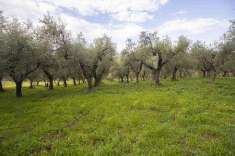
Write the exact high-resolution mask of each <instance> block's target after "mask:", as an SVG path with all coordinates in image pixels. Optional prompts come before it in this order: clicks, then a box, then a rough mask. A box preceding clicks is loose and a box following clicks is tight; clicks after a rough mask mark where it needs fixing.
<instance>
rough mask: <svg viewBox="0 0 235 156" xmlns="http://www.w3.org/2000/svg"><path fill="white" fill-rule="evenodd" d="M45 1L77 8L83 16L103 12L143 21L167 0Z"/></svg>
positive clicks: (134, 20) (58, 5)
mask: <svg viewBox="0 0 235 156" xmlns="http://www.w3.org/2000/svg"><path fill="white" fill-rule="evenodd" d="M44 1H45V0H44ZM47 2H48V3H52V2H53V4H55V5H56V6H57V7H61V6H63V7H66V8H70V9H74V10H77V11H78V12H79V13H80V14H82V15H84V16H92V15H95V14H100V13H105V14H108V15H110V16H111V17H113V18H114V19H115V20H118V21H127V22H144V21H146V20H149V19H151V17H152V13H153V12H154V11H156V10H158V8H159V7H160V6H162V5H165V4H166V3H167V2H168V0H128V1H126V0H60V1H58V0H47ZM138 17H139V18H138Z"/></svg>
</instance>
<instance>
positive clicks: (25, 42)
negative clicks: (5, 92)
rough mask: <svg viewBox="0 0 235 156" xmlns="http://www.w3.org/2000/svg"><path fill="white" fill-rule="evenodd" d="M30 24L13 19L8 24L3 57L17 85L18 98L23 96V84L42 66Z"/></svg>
mask: <svg viewBox="0 0 235 156" xmlns="http://www.w3.org/2000/svg"><path fill="white" fill-rule="evenodd" d="M32 34H33V30H32V26H31V25H30V24H25V23H23V22H19V21H18V20H17V19H13V20H12V21H9V22H8V23H7V28H6V38H5V40H6V44H7V46H6V48H5V49H4V54H3V57H4V59H5V63H6V69H7V71H8V73H9V76H10V77H11V78H12V79H13V81H14V82H15V84H16V96H17V97H21V96H22V83H23V81H24V80H25V79H26V78H27V76H28V75H29V74H31V73H32V72H34V71H35V70H36V69H37V68H38V67H39V65H40V63H39V61H38V58H39V57H38V45H37V43H36V42H35V40H34V37H33V35H32Z"/></svg>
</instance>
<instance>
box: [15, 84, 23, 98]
mask: <svg viewBox="0 0 235 156" xmlns="http://www.w3.org/2000/svg"><path fill="white" fill-rule="evenodd" d="M22 82H23V81H15V84H16V97H22V95H23V94H22Z"/></svg>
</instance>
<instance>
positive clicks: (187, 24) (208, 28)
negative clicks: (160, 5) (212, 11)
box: [157, 18, 229, 42]
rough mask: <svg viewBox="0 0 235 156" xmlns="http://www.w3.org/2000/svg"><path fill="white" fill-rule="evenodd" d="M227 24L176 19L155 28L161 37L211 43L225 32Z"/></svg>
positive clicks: (220, 21)
mask: <svg viewBox="0 0 235 156" xmlns="http://www.w3.org/2000/svg"><path fill="white" fill-rule="evenodd" d="M228 26H229V22H228V21H227V20H218V19H214V18H197V19H190V20H187V19H176V20H171V21H167V22H165V23H163V24H162V25H160V26H159V27H157V30H158V32H159V33H160V34H161V35H169V36H170V37H171V38H173V39H176V38H177V37H178V36H180V35H185V36H187V37H189V38H191V39H192V40H204V41H207V42H213V41H214V40H217V39H219V37H220V36H221V35H222V34H223V33H224V32H225V31H226V30H227V28H228Z"/></svg>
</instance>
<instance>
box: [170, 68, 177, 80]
mask: <svg viewBox="0 0 235 156" xmlns="http://www.w3.org/2000/svg"><path fill="white" fill-rule="evenodd" d="M177 71H178V69H177V67H174V69H173V72H172V78H171V79H172V80H173V81H175V80H176V73H177Z"/></svg>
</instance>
